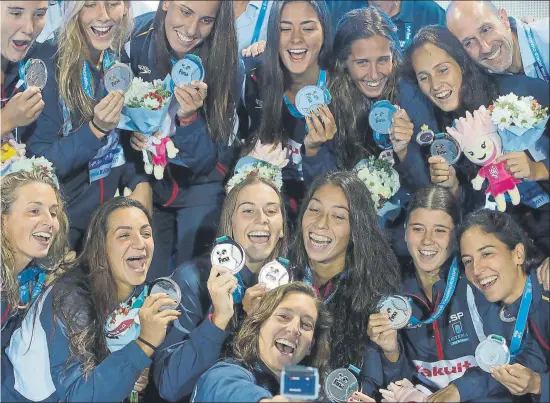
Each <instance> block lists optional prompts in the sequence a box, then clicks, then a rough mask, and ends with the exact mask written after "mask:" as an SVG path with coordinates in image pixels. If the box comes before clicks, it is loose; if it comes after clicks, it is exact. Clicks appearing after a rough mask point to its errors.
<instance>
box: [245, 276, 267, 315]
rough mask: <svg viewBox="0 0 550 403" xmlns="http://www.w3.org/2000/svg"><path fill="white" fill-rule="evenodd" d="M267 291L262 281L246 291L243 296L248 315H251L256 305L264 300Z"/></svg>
mask: <svg viewBox="0 0 550 403" xmlns="http://www.w3.org/2000/svg"><path fill="white" fill-rule="evenodd" d="M266 292H267V289H266V288H265V284H261V283H260V284H256V285H255V286H252V287H250V288H248V289H247V290H246V291H245V293H244V298H243V309H244V311H245V312H246V314H247V315H250V312H252V309H253V308H254V306H255V305H256V304H258V303H259V302H260V301H261V300H262V298H263V297H264V296H265V294H266Z"/></svg>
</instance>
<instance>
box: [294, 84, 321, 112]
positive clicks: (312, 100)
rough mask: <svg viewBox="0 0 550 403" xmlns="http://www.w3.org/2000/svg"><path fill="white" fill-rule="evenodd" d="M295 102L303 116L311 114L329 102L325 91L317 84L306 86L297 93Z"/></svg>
mask: <svg viewBox="0 0 550 403" xmlns="http://www.w3.org/2000/svg"><path fill="white" fill-rule="evenodd" d="M294 103H295V105H296V109H297V110H298V112H300V114H302V116H309V114H310V113H311V111H312V110H313V109H316V108H317V107H319V106H321V105H324V104H326V103H327V102H326V100H325V91H323V89H322V88H321V87H317V86H316V85H308V86H305V87H303V88H302V89H300V91H298V93H297V94H296V98H295V100H294Z"/></svg>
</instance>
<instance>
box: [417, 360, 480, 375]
mask: <svg viewBox="0 0 550 403" xmlns="http://www.w3.org/2000/svg"><path fill="white" fill-rule="evenodd" d="M471 366H472V364H471V363H469V362H468V361H464V362H459V363H458V364H457V365H453V366H452V367H437V366H434V367H432V368H431V369H428V368H423V367H422V365H417V366H416V370H417V371H418V373H419V374H420V375H424V376H427V377H432V376H443V375H451V374H460V373H461V372H464V371H466V370H467V369H468V368H470V367H471Z"/></svg>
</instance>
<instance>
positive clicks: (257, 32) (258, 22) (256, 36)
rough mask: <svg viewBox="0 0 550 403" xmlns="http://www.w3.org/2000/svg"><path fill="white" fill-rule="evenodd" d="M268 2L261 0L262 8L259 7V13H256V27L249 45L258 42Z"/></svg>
mask: <svg viewBox="0 0 550 403" xmlns="http://www.w3.org/2000/svg"><path fill="white" fill-rule="evenodd" d="M268 4H269V2H268V1H267V0H264V1H262V8H261V9H260V14H258V19H257V20H256V27H255V28H254V35H252V40H251V41H250V45H253V44H254V43H256V42H258V39H260V32H261V30H262V25H263V24H264V19H265V13H266V11H267V6H268ZM250 45H249V46H250Z"/></svg>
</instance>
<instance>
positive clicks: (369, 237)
mask: <svg viewBox="0 0 550 403" xmlns="http://www.w3.org/2000/svg"><path fill="white" fill-rule="evenodd" d="M325 185H334V186H338V187H339V188H340V189H342V191H343V192H344V194H345V195H346V199H347V201H348V204H349V222H350V242H349V245H348V250H347V253H346V265H345V271H344V273H345V275H344V278H343V279H342V280H341V281H340V283H339V286H338V289H337V291H336V294H335V296H334V298H333V299H332V300H331V301H330V303H329V309H330V311H331V313H332V316H333V318H334V325H333V326H332V329H331V333H330V334H331V360H330V361H331V362H330V363H331V367H334V368H337V367H342V366H348V365H349V364H351V363H356V364H357V365H359V368H360V367H361V365H362V361H363V352H364V348H365V344H366V341H367V337H365V335H366V334H367V324H368V318H369V316H370V315H371V314H372V313H373V312H375V310H376V305H377V303H378V301H379V300H380V298H381V297H382V296H384V295H387V294H391V293H395V292H397V291H398V289H399V284H400V275H399V264H398V262H397V258H396V256H395V254H394V253H393V251H392V249H391V247H390V244H389V243H388V241H387V240H386V238H385V237H384V235H383V234H382V231H381V230H380V228H379V226H378V220H377V216H376V210H375V208H374V202H373V201H372V198H371V194H370V192H369V190H368V188H367V187H366V186H365V185H364V184H363V182H362V181H361V180H360V179H359V178H358V177H357V175H355V174H354V173H351V172H333V173H328V174H324V175H322V176H320V177H318V178H317V179H316V180H314V182H313V184H312V185H311V188H310V189H309V192H308V194H307V196H306V198H305V199H304V202H303V203H302V206H301V209H300V215H299V217H298V223H297V228H296V233H295V238H294V240H293V245H292V247H291V254H292V255H291V260H290V261H291V262H292V264H293V267H292V271H293V272H294V273H293V274H294V278H296V279H302V278H304V272H305V268H306V266H308V264H309V258H308V256H307V252H306V249H305V246H304V240H303V238H302V228H303V227H302V219H303V217H304V214H305V212H306V210H307V208H308V204H309V202H310V201H311V199H312V197H313V195H314V194H315V192H316V191H317V190H319V189H320V188H321V187H322V186H325ZM357 365H356V366H357Z"/></svg>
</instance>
